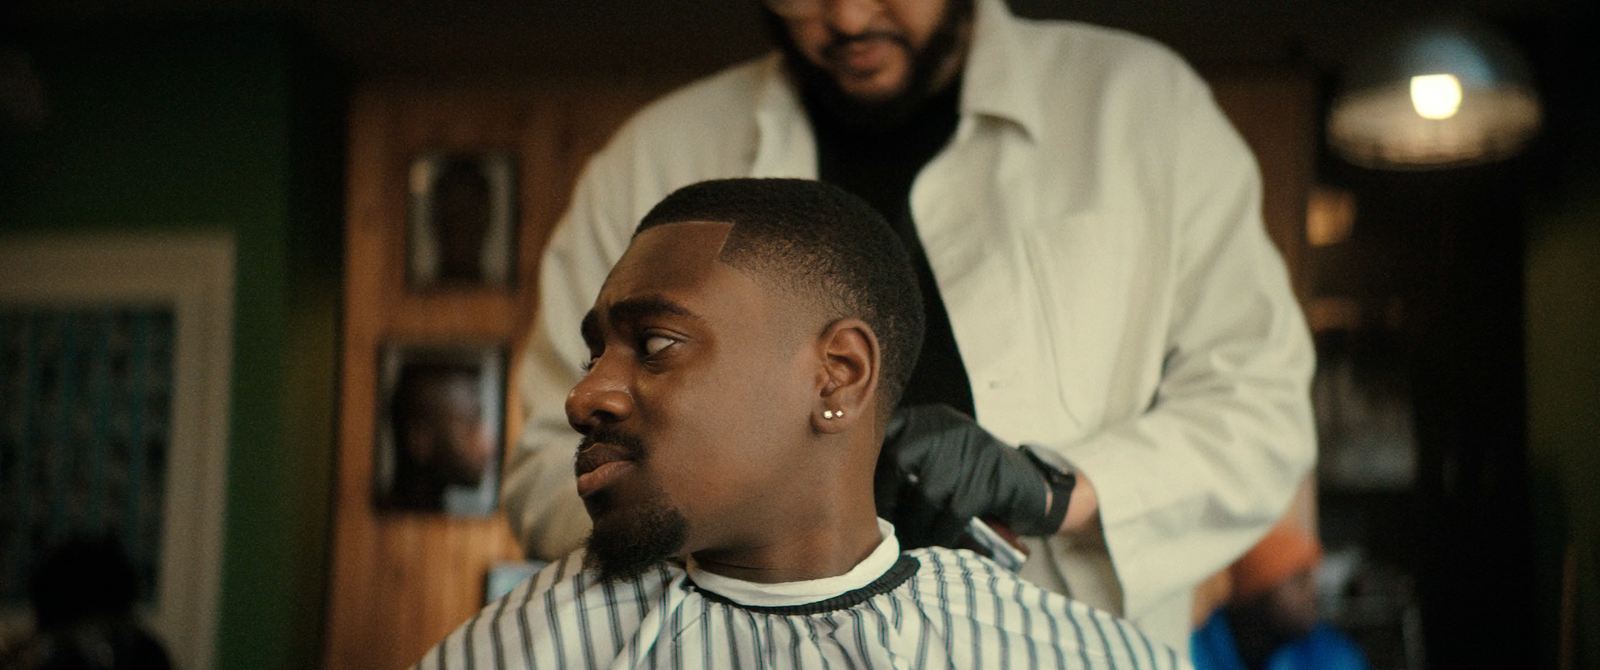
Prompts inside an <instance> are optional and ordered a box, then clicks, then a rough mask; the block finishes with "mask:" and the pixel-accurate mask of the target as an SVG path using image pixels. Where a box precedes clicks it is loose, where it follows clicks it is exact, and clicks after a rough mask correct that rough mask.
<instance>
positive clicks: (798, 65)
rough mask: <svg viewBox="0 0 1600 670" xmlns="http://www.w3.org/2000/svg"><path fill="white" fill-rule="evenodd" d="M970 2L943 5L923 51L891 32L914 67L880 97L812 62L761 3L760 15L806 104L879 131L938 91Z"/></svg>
mask: <svg viewBox="0 0 1600 670" xmlns="http://www.w3.org/2000/svg"><path fill="white" fill-rule="evenodd" d="M972 5H973V1H972V0H950V2H949V3H948V4H946V5H945V9H944V16H942V17H940V19H939V24H938V26H936V27H935V28H934V30H933V33H932V34H931V35H929V36H928V41H927V43H926V44H924V45H923V46H922V49H921V50H920V51H919V50H915V49H913V48H912V46H911V44H910V43H909V42H908V41H906V39H905V38H904V37H903V36H898V35H896V36H892V37H890V39H892V40H894V42H895V43H896V44H898V45H899V46H900V47H901V48H902V49H905V50H906V51H907V52H909V53H911V71H910V72H909V73H908V74H907V75H906V81H905V85H904V86H902V87H901V88H900V90H899V91H896V92H895V93H894V94H892V95H890V96H889V97H887V98H883V99H879V100H862V99H860V98H858V97H856V96H853V95H850V94H849V93H847V92H845V90H844V89H843V88H840V87H839V82H838V80H836V79H834V77H833V74H832V73H830V72H828V71H827V70H826V69H823V68H822V67H819V66H817V65H816V64H814V63H812V62H811V60H810V59H808V58H806V56H805V54H803V53H801V52H800V49H799V47H797V46H796V45H795V43H794V39H793V38H792V37H790V35H789V29H788V26H787V25H786V24H785V23H784V20H783V18H782V17H780V16H778V15H777V14H774V13H773V12H772V10H770V9H767V8H766V7H765V6H763V7H762V16H763V18H765V20H766V22H767V28H768V30H769V31H770V33H771V35H772V40H773V42H775V43H776V44H777V45H778V50H779V51H781V52H782V53H783V56H784V62H785V63H786V64H787V66H788V68H789V72H790V74H791V75H792V76H793V77H794V79H795V84H796V86H797V87H798V88H799V89H800V92H801V95H802V96H804V97H805V99H806V101H807V103H808V104H811V105H815V106H816V107H817V108H818V110H819V111H821V112H822V113H823V114H826V115H827V116H828V117H829V118H832V119H833V120H834V121H836V122H838V123H839V124H840V125H843V126H845V127H847V128H852V129H855V130H863V131H881V130H888V129H892V128H895V127H896V126H899V125H900V124H901V123H903V122H904V121H905V120H906V119H908V118H910V117H911V115H912V114H914V113H916V111H917V109H918V108H920V107H921V106H922V104H923V103H924V102H926V101H927V100H928V98H931V97H933V95H934V94H936V93H938V92H939V91H937V90H935V89H934V84H935V82H934V79H935V78H937V77H938V76H939V71H940V70H941V69H942V68H943V67H944V65H945V62H946V61H948V60H949V59H950V57H951V56H952V54H955V53H956V51H957V50H958V49H959V48H960V47H961V31H962V29H963V28H964V27H965V26H966V24H967V23H968V20H969V19H970V18H971V16H972ZM862 37H864V36H849V35H840V34H834V36H833V39H832V41H830V42H829V44H828V46H827V47H826V48H825V50H836V49H842V48H844V47H846V46H848V45H849V44H850V43H851V42H853V41H854V40H855V39H861V38H862Z"/></svg>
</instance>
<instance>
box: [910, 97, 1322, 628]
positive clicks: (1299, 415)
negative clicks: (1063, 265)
mask: <svg viewBox="0 0 1600 670" xmlns="http://www.w3.org/2000/svg"><path fill="white" fill-rule="evenodd" d="M1182 74H1184V76H1180V77H1178V78H1177V79H1178V81H1176V84H1177V86H1176V92H1175V93H1174V95H1173V99H1172V100H1171V101H1170V102H1171V103H1172V104H1170V105H1155V106H1154V107H1157V108H1165V109H1171V110H1174V114H1175V116H1174V118H1173V119H1172V121H1173V124H1174V127H1173V128H1170V129H1169V130H1170V131H1171V133H1170V136H1169V137H1165V138H1162V139H1159V140H1154V141H1158V142H1163V143H1165V144H1164V146H1165V148H1164V149H1162V151H1164V152H1166V153H1168V154H1170V159H1169V160H1166V161H1164V163H1165V164H1166V165H1167V167H1168V168H1169V169H1170V170H1171V173H1170V174H1169V175H1167V178H1168V179H1170V188H1171V194H1170V197H1169V200H1170V202H1169V203H1168V204H1169V205H1170V210H1171V214H1170V215H1171V216H1172V217H1173V221H1172V232H1173V242H1172V244H1173V254H1172V258H1171V261H1170V262H1171V263H1172V269H1171V273H1172V274H1171V278H1170V282H1171V287H1172V288H1171V292H1172V293H1171V298H1172V299H1171V307H1170V312H1169V314H1168V315H1167V319H1166V321H1165V325H1166V328H1167V332H1166V333H1165V337H1166V350H1165V356H1164V360H1163V366H1162V375H1161V379H1160V381H1159V382H1158V383H1157V386H1156V390H1155V392H1154V394H1153V396H1152V397H1151V399H1150V402H1149V405H1148V409H1147V410H1146V411H1144V412H1143V413H1141V414H1138V415H1136V416H1133V417H1131V418H1129V419H1127V420H1125V421H1121V422H1117V423H1113V424H1110V425H1107V426H1105V427H1104V428H1102V429H1101V430H1099V431H1098V432H1095V433H1093V434H1090V435H1088V436H1086V437H1084V438H1081V439H1076V440H1070V441H1069V440H1067V439H1065V438H1059V437H1054V436H1049V435H1041V436H1038V438H1037V442H1035V441H1033V440H1029V441H1028V447H1029V448H1030V449H1032V450H1033V452H1034V453H1036V454H1038V455H1039V456H1041V457H1042V460H1044V461H1046V462H1048V464H1050V465H1052V466H1055V467H1057V468H1058V469H1060V470H1063V471H1065V470H1071V471H1073V472H1074V473H1075V475H1076V485H1075V486H1074V489H1073V494H1072V502H1071V503H1069V505H1068V510H1067V514H1066V517H1065V522H1064V524H1063V525H1064V528H1063V530H1065V531H1067V532H1074V531H1083V532H1096V531H1097V532H1099V533H1101V534H1103V536H1104V540H1105V543H1106V546H1107V548H1108V550H1109V555H1110V557H1111V560H1112V562H1113V564H1114V567H1115V570H1116V574H1117V576H1118V578H1119V581H1120V582H1121V586H1122V591H1123V596H1124V604H1125V609H1124V611H1125V612H1128V613H1131V614H1133V615H1134V616H1138V613H1140V612H1143V611H1147V608H1148V607H1151V606H1153V605H1155V604H1157V603H1161V602H1164V601H1167V600H1168V599H1170V598H1173V597H1177V596H1179V595H1181V594H1186V593H1187V592H1188V591H1189V590H1190V589H1192V588H1193V586H1194V585H1195V584H1197V583H1199V582H1200V581H1201V580H1203V579H1204V578H1205V577H1206V576H1207V575H1209V574H1211V573H1213V572H1215V571H1216V570H1218V569H1220V568H1222V567H1223V566H1226V565H1227V564H1228V563H1229V562H1231V561H1232V560H1233V558H1234V557H1237V556H1238V555H1239V554H1241V553H1243V552H1244V550H1245V549H1247V548H1248V547H1249V546H1250V545H1251V544H1252V543H1253V542H1254V541H1255V540H1256V539H1258V538H1259V537H1260V535H1261V534H1262V533H1263V532H1265V531H1266V529H1267V528H1268V527H1270V526H1271V525H1272V523H1273V522H1274V521H1276V520H1277V519H1278V518H1279V517H1281V516H1282V514H1283V512H1284V510H1285V509H1286V508H1287V506H1288V504H1289V501H1290V499H1291V497H1292V496H1293V494H1294V491H1295V489H1296V487H1297V485H1298V484H1299V482H1300V481H1301V480H1302V479H1303V478H1304V476H1305V474H1306V472H1307V471H1308V470H1309V469H1310V467H1311V465H1312V462H1313V460H1314V456H1315V439H1314V435H1313V420H1312V415H1311V407H1310V402H1309V394H1308V386H1309V382H1310V377H1311V372H1312V366H1313V362H1314V354H1313V351H1312V347H1311V343H1310V338H1309V334H1308V332H1307V330H1306V327H1305V322H1304V317H1303V316H1302V314H1301V312H1300V309H1299V306H1298V304H1297V302H1296V301H1295V298H1294V296H1293V294H1292V292H1291V291H1290V287H1289V282H1288V277H1287V273H1286V272H1285V268H1284V265H1283V261H1282V259H1281V257H1280V256H1279V255H1278V252H1277V250H1276V249H1275V248H1274V247H1273V246H1272V244H1271V241H1270V240H1269V239H1268V238H1267V235H1266V231H1265V228H1264V226H1263V223H1262V219H1261V214H1260V211H1261V186H1260V177H1259V174H1258V173H1257V171H1256V165H1255V161H1254V160H1253V157H1252V155H1251V154H1250V151H1249V149H1248V147H1246V146H1245V144H1244V142H1243V141H1242V139H1240V137H1239V136H1238V134H1237V133H1236V132H1235V131H1234V130H1233V128H1232V126H1231V125H1230V124H1229V122H1228V121H1227V119H1226V118H1224V117H1223V116H1222V114H1221V111H1220V110H1219V109H1218V108H1217V107H1216V105H1215V103H1214V102H1213V101H1212V99H1211V96H1210V93H1209V90H1208V89H1207V88H1206V87H1205V85H1204V84H1203V83H1202V82H1201V81H1200V80H1199V78H1198V77H1194V76H1193V75H1192V74H1188V73H1182ZM972 428H976V426H973V427H972ZM960 430H962V431H970V430H971V429H969V428H962V429H960ZM985 435H987V434H986V433H985ZM891 441H892V440H891ZM977 442H981V443H983V444H986V445H989V446H988V447H985V448H984V449H983V450H981V451H980V450H977V449H975V448H974V447H972V444H975V443H977ZM977 442H962V444H964V445H966V446H965V447H964V448H962V449H958V450H955V451H956V452H957V453H960V454H963V455H964V456H963V457H962V458H961V459H953V457H951V456H948V455H946V456H943V457H940V458H933V455H932V453H931V452H929V453H928V454H926V455H919V454H920V453H921V452H919V451H918V450H910V451H907V452H904V453H906V454H909V455H911V458H912V460H919V459H920V461H919V464H917V465H914V466H913V465H907V464H906V463H902V466H901V467H902V468H903V469H909V470H917V469H918V468H920V469H921V470H920V473H919V474H917V478H918V480H919V481H922V482H926V481H928V480H929V478H930V477H933V478H934V479H937V476H933V475H931V472H930V469H931V468H938V469H940V470H941V471H944V472H946V473H947V474H950V475H951V476H953V477H956V478H962V477H967V476H969V475H968V474H967V473H962V472H959V470H960V468H962V467H963V466H964V464H965V463H968V462H970V460H971V459H972V458H974V454H977V453H982V452H987V451H993V448H997V449H1010V448H1011V446H1012V445H1006V444H1004V443H1000V442H999V441H998V440H993V438H989V440H987V441H984V440H978V441H977ZM991 447H992V448H991ZM995 453H999V452H995ZM902 460H905V459H904V458H902ZM1003 462H1004V463H1007V464H1010V465H1006V466H1003V467H1004V468H1005V469H1007V470H1008V471H1010V472H1013V473H1023V472H1026V471H1025V470H1024V469H1023V468H1022V464H1020V462H1019V461H1017V459H1005V460H1004V461H1003ZM1034 465H1037V463H1035V464H1034ZM1028 479H1029V478H1028V477H1024V476H1022V475H1020V474H1017V475H1015V476H1012V477H1007V478H1002V479H1000V480H998V481H1000V482H1002V483H1004V484H1005V485H1007V486H1011V485H1015V486H1025V484H1022V483H1021V482H1026V481H1028ZM1031 486H1032V487H1033V488H1034V489H1036V490H1037V489H1040V488H1042V485H1041V484H1040V483H1039V480H1038V479H1037V478H1034V479H1033V483H1032V484H1031ZM981 488H982V487H965V488H963V487H958V486H947V487H946V490H947V491H949V494H948V496H946V499H947V500H949V501H951V502H950V503H949V505H948V509H950V510H951V511H952V512H959V513H963V514H964V513H968V512H970V511H971V510H973V509H977V508H980V507H984V506H985V505H990V504H993V503H994V502H995V501H992V500H982V498H983V496H982V495H981V494H977V493H974V492H975V491H979V490H981ZM969 495H977V496H978V497H979V498H980V501H979V502H965V501H960V500H961V499H962V498H964V497H966V496H969ZM993 495H995V496H997V497H998V498H999V500H1001V501H1004V500H1009V499H1012V498H1014V497H1016V496H1017V494H1015V493H1013V492H1009V491H1005V490H998V491H995V492H994V494H993ZM900 498H902V499H904V498H906V496H905V495H904V494H902V495H901V496H900ZM958 501H959V502H958ZM1001 507H1005V505H1001ZM980 515H981V513H980ZM1000 520H1002V521H1005V520H1006V519H1005V518H1004V517H1003V516H1002V517H1000ZM945 525H946V526H948V525H949V524H948V523H947V524H945ZM898 526H899V524H898V523H897V528H898ZM1176 557H1181V560H1175V558H1176Z"/></svg>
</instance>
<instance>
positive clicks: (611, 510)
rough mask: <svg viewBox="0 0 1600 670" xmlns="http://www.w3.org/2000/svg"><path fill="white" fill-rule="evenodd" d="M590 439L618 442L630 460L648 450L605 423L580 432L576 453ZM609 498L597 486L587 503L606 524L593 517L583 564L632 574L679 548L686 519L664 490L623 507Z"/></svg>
mask: <svg viewBox="0 0 1600 670" xmlns="http://www.w3.org/2000/svg"><path fill="white" fill-rule="evenodd" d="M595 442H603V443H606V444H610V445H614V446H616V447H620V448H622V449H623V450H625V451H627V452H628V458H629V459H631V460H634V461H636V462H638V463H640V464H642V463H643V462H644V460H645V459H646V458H648V453H649V450H648V449H646V448H645V445H644V441H643V440H641V439H639V437H638V436H635V435H632V434H630V433H625V432H623V431H620V430H617V429H615V428H611V427H607V426H602V427H598V428H595V429H594V430H593V431H591V432H590V433H589V434H588V435H585V436H584V438H583V441H582V442H580V443H579V446H578V452H579V454H582V453H583V450H584V449H586V448H588V446H589V445H590V444H593V443H595ZM609 497H610V496H609V494H608V493H607V492H606V491H603V490H602V491H597V492H595V493H594V494H593V495H592V496H591V500H590V501H588V502H586V505H590V506H592V507H591V513H592V512H593V509H595V508H598V509H600V510H604V512H605V513H604V516H605V517H606V518H607V519H608V522H607V523H600V522H599V520H598V519H597V520H596V522H595V524H594V530H593V531H592V532H590V534H589V540H588V551H587V552H585V554H584V566H585V567H589V568H595V569H597V570H599V572H600V578H601V579H603V580H608V581H609V580H622V579H632V578H634V577H637V576H639V575H641V574H644V572H645V571H646V570H649V569H650V568H651V567H652V566H654V565H656V564H658V563H660V562H662V561H665V560H667V559H668V558H672V557H673V556H677V555H678V554H679V553H681V552H682V551H683V545H684V542H685V541H686V540H687V538H688V535H689V520H688V519H687V518H685V517H684V516H683V513H682V512H681V511H679V510H678V508H677V507H675V506H674V505H673V504H672V501H671V500H669V499H668V498H667V494H666V492H665V491H662V490H660V489H659V488H656V489H654V490H652V491H651V492H650V493H649V494H648V495H647V496H646V497H645V499H644V500H640V501H638V502H636V503H633V504H630V505H628V506H626V507H618V506H616V505H614V504H613V503H612V501H611V500H609Z"/></svg>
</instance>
